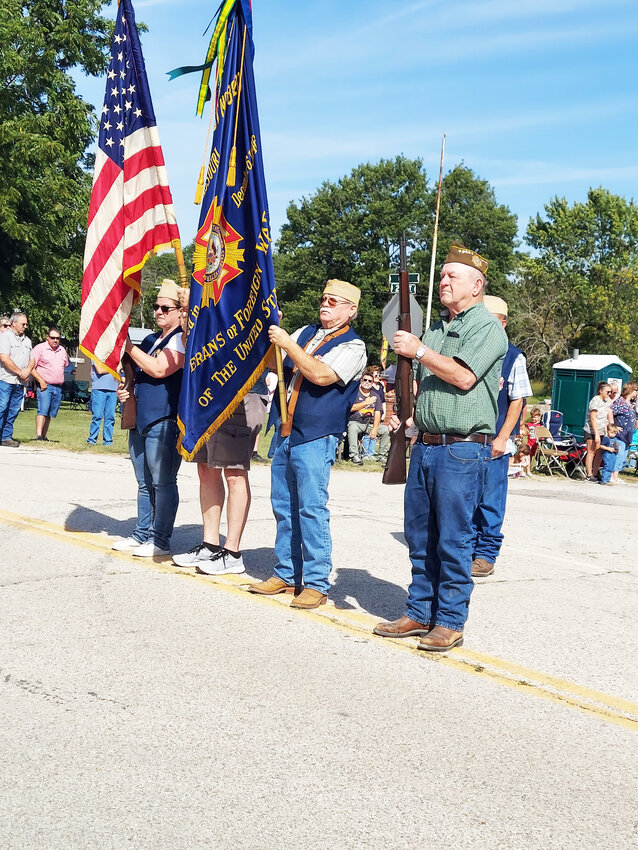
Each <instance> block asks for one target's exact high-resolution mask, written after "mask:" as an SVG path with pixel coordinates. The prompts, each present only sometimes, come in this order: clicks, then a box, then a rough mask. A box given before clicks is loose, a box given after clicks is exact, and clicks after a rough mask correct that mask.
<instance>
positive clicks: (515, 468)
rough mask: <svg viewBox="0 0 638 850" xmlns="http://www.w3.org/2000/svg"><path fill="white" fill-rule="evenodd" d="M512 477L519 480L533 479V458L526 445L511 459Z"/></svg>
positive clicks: (522, 445)
mask: <svg viewBox="0 0 638 850" xmlns="http://www.w3.org/2000/svg"><path fill="white" fill-rule="evenodd" d="M510 475H511V477H518V478H526V477H527V478H531V477H532V471H531V458H530V449H529V446H526V445H525V444H524V443H523V444H521V445H520V446H519V447H518V449H517V450H516V454H515V455H513V456H512V457H510Z"/></svg>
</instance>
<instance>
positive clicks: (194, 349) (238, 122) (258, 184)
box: [177, 0, 279, 460]
mask: <svg viewBox="0 0 638 850" xmlns="http://www.w3.org/2000/svg"><path fill="white" fill-rule="evenodd" d="M222 16H225V17H224V19H222ZM213 38H214V39H215V38H218V39H219V51H218V53H217V76H216V84H215V97H214V102H213V109H214V110H215V114H214V132H213V144H212V149H211V154H210V159H209V163H208V171H207V173H206V180H205V183H204V198H203V202H202V211H201V215H200V219H199V228H198V231H197V236H196V237H195V252H194V254H193V272H192V279H191V291H190V302H189V317H188V340H187V344H186V362H185V364H184V381H183V384H182V392H181V395H180V400H179V414H178V420H177V421H178V425H179V429H180V432H181V433H180V439H179V443H178V448H179V450H180V452H181V454H182V455H183V456H184V457H185V458H187V459H188V460H192V457H193V455H194V454H195V452H196V451H197V450H198V449H199V448H200V446H201V445H202V444H203V443H205V442H206V441H207V440H208V439H209V437H210V436H211V435H212V434H214V433H215V431H216V430H217V429H218V428H219V426H220V425H221V424H222V423H223V422H224V421H225V420H226V419H228V417H229V416H230V415H231V414H232V413H233V411H234V410H235V408H236V407H237V405H238V404H239V403H240V401H241V399H242V398H243V397H244V395H245V394H246V393H247V392H248V390H249V389H250V388H251V387H252V386H253V384H254V383H255V381H256V380H257V378H258V377H259V375H260V374H261V373H262V372H263V370H264V368H265V360H266V356H267V354H268V352H269V350H270V347H271V346H270V342H269V341H268V326H269V325H271V324H273V323H274V324H278V323H279V319H278V312H277V298H276V293H275V276H274V272H273V263H272V249H271V236H270V220H269V215H268V201H267V197H266V184H265V182H264V167H263V161H262V154H261V138H260V134H259V120H258V116H257V100H256V96H255V81H254V77H253V53H254V46H253V41H252V20H251V12H250V4H249V2H248V0H236V2H234V3H233V2H230V0H227V2H226V3H225V4H223V5H222V7H221V10H220V17H219V18H218V21H217V26H216V28H215V34H214V36H213ZM211 43H212V42H211ZM209 53H210V50H209Z"/></svg>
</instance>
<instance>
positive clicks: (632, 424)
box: [611, 382, 638, 484]
mask: <svg viewBox="0 0 638 850" xmlns="http://www.w3.org/2000/svg"><path fill="white" fill-rule="evenodd" d="M637 397H638V384H634V383H632V382H630V383H628V384H625V386H624V387H623V388H622V391H621V393H620V397H619V398H617V399H616V400H615V401H614V402H612V405H611V415H612V416H613V418H614V425H618V426H620V432H619V433H618V440H619V442H620V447H619V451H618V456H617V458H616V466H615V469H614V471H613V473H612V475H611V482H612V484H618V482H619V481H620V472H621V471H622V470H623V469H624V468H625V461H626V460H627V452H628V451H629V446H630V445H631V443H632V440H633V436H634V430H635V428H636V406H635V403H636V398H637Z"/></svg>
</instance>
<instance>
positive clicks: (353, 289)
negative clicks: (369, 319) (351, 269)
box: [323, 278, 361, 307]
mask: <svg viewBox="0 0 638 850" xmlns="http://www.w3.org/2000/svg"><path fill="white" fill-rule="evenodd" d="M323 294H324V295H336V296H338V297H339V298H345V299H346V301H351V302H352V303H353V304H354V305H355V307H358V306H359V300H360V299H361V290H360V289H359V287H358V286H354V285H353V284H352V283H348V282H347V281H345V280H336V279H335V278H333V279H332V280H329V281H328V282H327V283H326V285H325V287H324V290H323Z"/></svg>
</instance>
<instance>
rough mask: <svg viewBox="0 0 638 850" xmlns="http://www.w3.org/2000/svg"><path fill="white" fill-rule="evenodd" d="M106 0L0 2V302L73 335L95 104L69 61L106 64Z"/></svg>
mask: <svg viewBox="0 0 638 850" xmlns="http://www.w3.org/2000/svg"><path fill="white" fill-rule="evenodd" d="M102 5H103V2H102V0H3V2H2V4H1V5H0V43H1V44H2V49H1V51H0V305H1V306H2V308H3V309H5V310H11V309H13V308H20V309H24V310H25V311H26V312H27V314H28V315H29V319H30V323H31V327H32V329H33V331H34V333H33V335H34V337H35V336H38V335H41V334H42V332H43V330H44V328H45V326H46V325H47V324H48V322H50V321H55V322H57V323H58V324H59V325H60V326H61V328H62V329H63V331H65V333H66V334H67V335H68V336H70V337H74V336H75V334H76V331H77V326H78V323H79V306H80V286H81V279H82V254H83V250H84V236H85V227H86V216H87V210H88V199H89V196H90V188H91V176H90V174H89V173H88V171H87V168H89V167H90V165H91V163H90V161H89V159H88V158H87V157H86V154H85V151H86V149H87V146H88V145H89V143H90V142H91V140H92V138H93V136H94V131H95V117H94V114H93V109H92V106H91V105H90V104H88V103H86V102H85V101H84V100H82V98H80V97H79V96H78V95H77V94H76V92H75V85H74V82H73V79H72V78H71V76H70V74H69V70H70V69H71V68H74V67H75V68H80V69H81V70H83V71H84V72H86V73H87V74H91V75H96V74H99V73H101V72H103V70H104V69H105V67H106V60H105V50H106V48H107V47H108V38H109V33H110V32H111V30H112V22H109V21H107V20H106V19H105V18H102V17H101V16H100V15H99V10H100V8H101V6H102Z"/></svg>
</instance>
